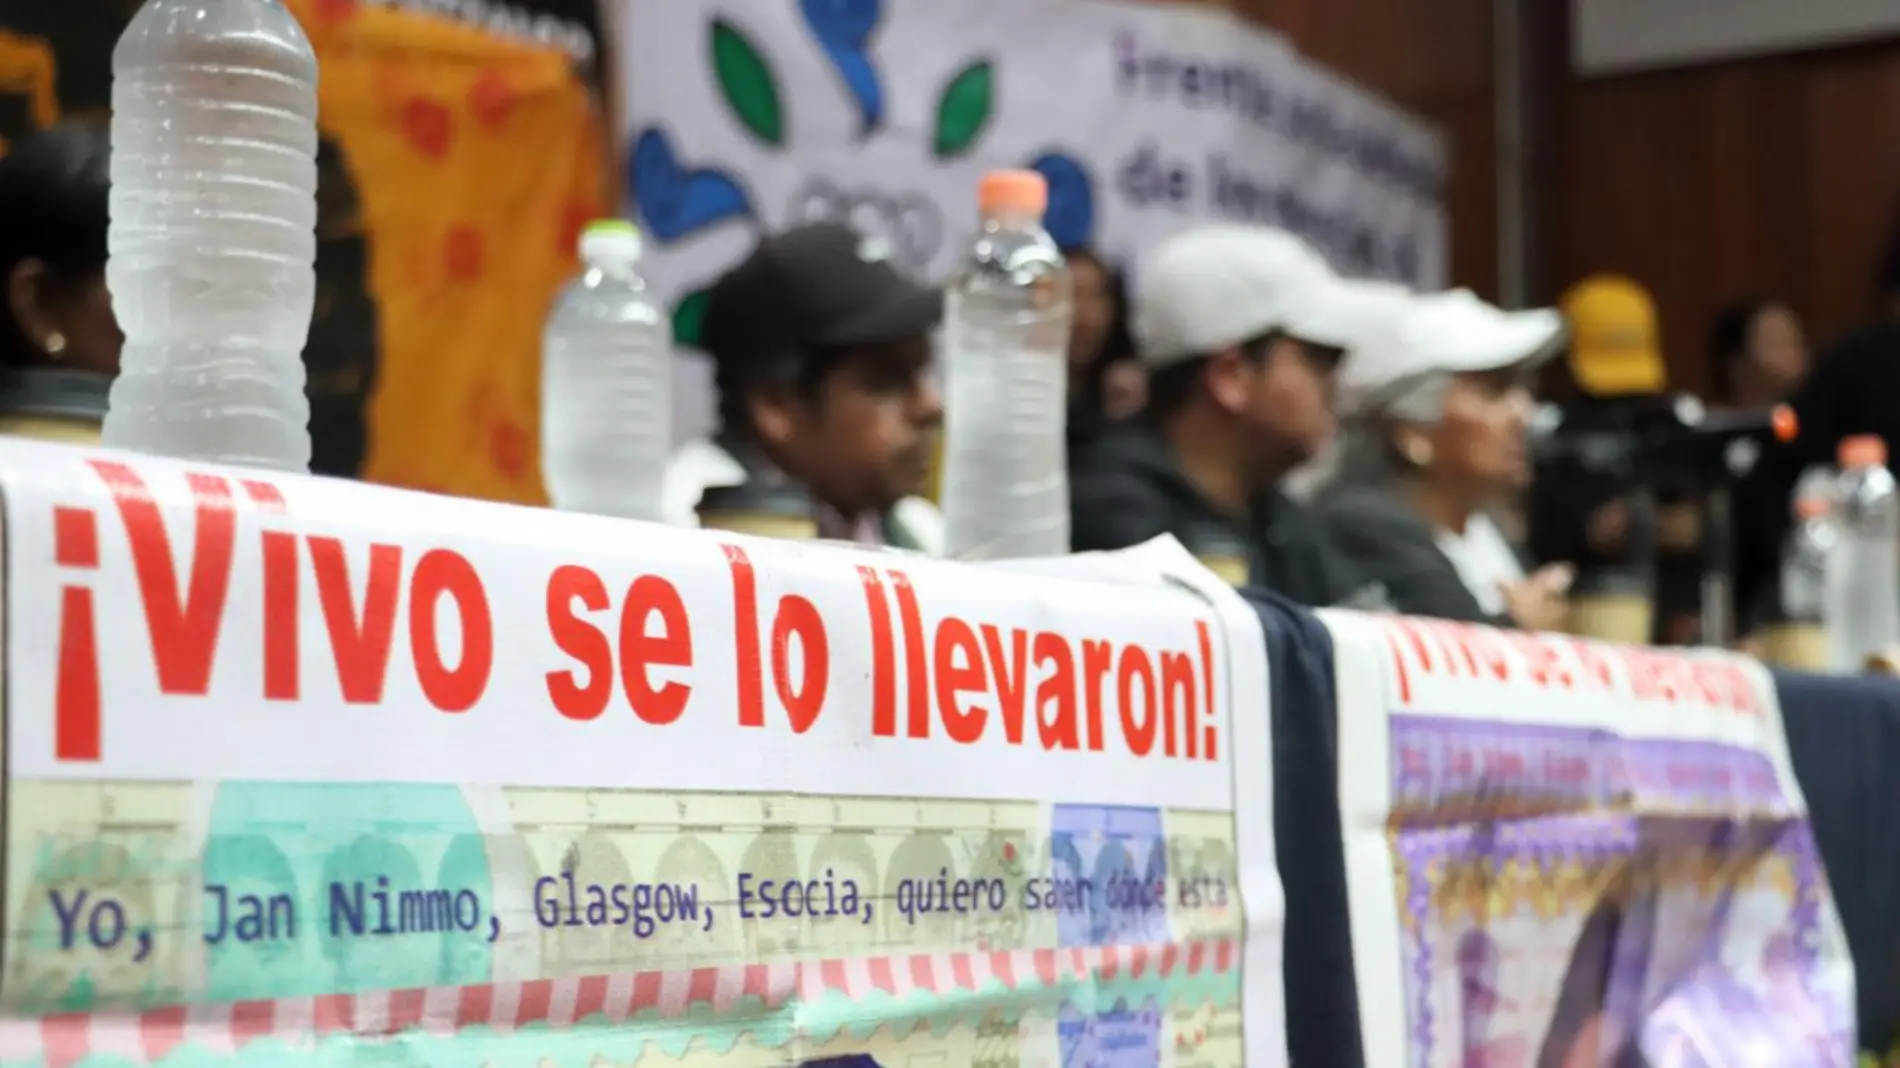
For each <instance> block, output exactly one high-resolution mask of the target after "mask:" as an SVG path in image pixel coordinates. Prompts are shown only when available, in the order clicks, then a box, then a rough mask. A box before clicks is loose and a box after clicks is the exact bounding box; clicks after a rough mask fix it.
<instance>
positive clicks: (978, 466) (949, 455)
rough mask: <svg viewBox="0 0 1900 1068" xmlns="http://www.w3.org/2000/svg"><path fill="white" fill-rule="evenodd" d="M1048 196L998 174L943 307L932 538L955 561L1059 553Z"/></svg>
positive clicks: (1055, 281)
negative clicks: (939, 464) (939, 513)
mask: <svg viewBox="0 0 1900 1068" xmlns="http://www.w3.org/2000/svg"><path fill="white" fill-rule="evenodd" d="M1048 196H1049V192H1048V187H1047V185H1046V184H1045V183H1044V181H1043V178H1042V176H1041V175H1039V174H1037V173H1035V172H1034V171H998V172H995V173H992V174H989V175H987V176H985V177H984V179H983V184H982V186H981V187H980V189H979V190H978V201H979V204H980V206H981V208H982V213H983V226H982V229H981V230H980V231H979V232H978V234H977V236H976V240H975V242H974V243H973V244H972V246H971V250H970V254H969V258H968V259H967V260H966V261H965V263H964V266H963V269H962V271H961V272H960V273H959V274H958V276H957V277H956V278H955V279H954V280H953V281H952V282H951V284H950V289H949V292H948V294H947V296H946V303H945V309H944V349H945V381H944V384H945V394H946V395H945V399H944V419H945V435H946V437H945V445H944V463H943V507H944V541H945V548H946V550H947V551H948V553H949V554H950V555H951V556H953V557H957V558H959V559H966V560H971V559H975V560H994V559H1004V558H1010V557H1022V556H1057V555H1061V554H1063V553H1066V552H1068V551H1069V477H1068V446H1067V441H1066V439H1065V436H1064V426H1065V424H1066V421H1067V417H1068V390H1069V377H1068V376H1069V371H1068V345H1069V324H1070V319H1071V317H1072V315H1073V308H1072V304H1071V295H1070V283H1069V270H1068V266H1067V265H1066V264H1065V263H1064V262H1063V260H1062V253H1061V252H1060V251H1058V250H1057V248H1056V244H1055V242H1054V241H1053V240H1052V239H1051V238H1050V237H1049V234H1048V233H1047V232H1046V231H1044V230H1043V228H1042V213H1043V209H1044V208H1045V207H1046V206H1047V203H1048Z"/></svg>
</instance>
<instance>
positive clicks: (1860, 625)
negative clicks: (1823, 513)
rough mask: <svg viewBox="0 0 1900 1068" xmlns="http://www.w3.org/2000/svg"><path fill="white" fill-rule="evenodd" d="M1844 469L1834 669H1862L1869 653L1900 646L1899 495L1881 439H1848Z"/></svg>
mask: <svg viewBox="0 0 1900 1068" xmlns="http://www.w3.org/2000/svg"><path fill="white" fill-rule="evenodd" d="M1840 466H1841V473H1840V475H1839V477H1838V478H1836V479H1835V482H1834V499H1833V509H1832V510H1833V514H1834V532H1835V538H1834V548H1833V550H1832V551H1831V552H1830V553H1829V554H1828V563H1827V611H1826V617H1827V637H1828V666H1829V667H1830V668H1831V669H1833V670H1835V671H1841V672H1859V671H1861V670H1863V669H1864V668H1865V666H1866V663H1867V658H1868V657H1869V656H1873V655H1876V654H1879V653H1882V652H1884V651H1886V650H1888V649H1890V648H1892V647H1893V646H1894V645H1895V644H1897V643H1900V499H1896V497H1895V495H1894V482H1893V476H1892V475H1891V474H1889V473H1888V472H1887V446H1886V443H1885V442H1883V441H1882V440H1881V439H1880V438H1877V437H1874V436H1872V435H1860V436H1857V437H1850V438H1847V439H1846V440H1844V441H1842V442H1841V445H1840Z"/></svg>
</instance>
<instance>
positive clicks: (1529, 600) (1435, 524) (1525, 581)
mask: <svg viewBox="0 0 1900 1068" xmlns="http://www.w3.org/2000/svg"><path fill="white" fill-rule="evenodd" d="M1563 337H1564V327H1563V320H1562V319H1561V318H1560V317H1559V316H1558V315H1557V313H1556V312H1554V311H1550V310H1538V311H1526V312H1514V313H1507V312H1504V311H1500V310H1499V309H1497V308H1494V307H1492V306H1491V305H1489V304H1486V303H1485V302H1483V301H1482V300H1479V299H1478V298H1477V297H1475V296H1473V295H1472V294H1471V293H1470V292H1469V291H1467V290H1457V291H1454V292H1450V293H1435V294H1432V295H1430V296H1420V297H1412V298H1410V299H1409V300H1408V301H1407V302H1406V303H1405V305H1404V306H1403V307H1401V308H1398V309H1395V310H1392V311H1391V312H1390V313H1389V314H1387V315H1385V316H1384V317H1383V318H1382V320H1381V321H1380V322H1378V323H1374V324H1371V325H1370V326H1369V327H1368V329H1367V331H1366V333H1365V334H1364V335H1362V337H1361V339H1360V342H1359V343H1358V344H1356V345H1355V346H1354V347H1353V351H1352V353H1351V354H1350V356H1348V358H1347V361H1346V366H1345V369H1344V370H1343V371H1342V373H1341V392H1342V394H1343V398H1344V400H1343V403H1344V406H1345V407H1346V408H1347V410H1348V411H1349V413H1350V416H1349V423H1348V427H1347V432H1346V435H1345V437H1344V440H1342V442H1341V447H1340V453H1341V455H1340V463H1339V474H1338V477H1337V481H1336V482H1335V483H1334V484H1333V485H1331V486H1329V487H1328V488H1327V489H1326V490H1325V491H1323V492H1322V493H1321V494H1320V497H1319V500H1318V509H1319V512H1320V515H1321V517H1322V519H1323V520H1324V522H1325V524H1326V532H1327V534H1328V535H1329V537H1331V539H1332V540H1333V542H1334V544H1335V545H1336V546H1337V547H1338V549H1339V550H1340V551H1341V552H1343V553H1345V554H1346V555H1347V556H1348V557H1350V558H1351V559H1352V561H1353V563H1354V564H1355V565H1357V566H1358V568H1359V570H1360V571H1362V572H1363V573H1364V574H1366V575H1367V576H1368V577H1369V578H1372V579H1374V580H1377V581H1378V582H1380V583H1381V584H1382V585H1383V586H1384V587H1385V590H1386V592H1387V595H1388V596H1389V597H1390V598H1391V601H1392V605H1393V607H1394V608H1396V609H1397V610H1398V611H1401V612H1406V613H1409V614H1412V615H1422V616H1436V617H1439V618H1443V619H1456V620H1463V621H1467V622H1491V623H1504V624H1515V625H1518V626H1523V627H1527V628H1533V629H1546V630H1547V629H1555V628H1556V627H1558V626H1560V625H1561V624H1562V623H1563V616H1564V607H1565V606H1564V600H1563V594H1564V590H1565V587H1566V586H1567V584H1568V581H1567V572H1566V571H1564V570H1562V569H1560V568H1552V569H1547V570H1545V571H1541V572H1539V573H1537V574H1535V575H1531V576H1528V577H1527V576H1526V575H1525V573H1524V569H1523V567H1522V565H1521V563H1520V562H1519V560H1518V557H1517V554H1516V550H1515V548H1514V547H1513V546H1512V545H1511V543H1510V542H1509V541H1508V540H1507V539H1506V538H1505V536H1504V534H1503V533H1502V532H1501V531H1500V530H1499V528H1498V526H1497V524H1496V523H1495V522H1493V521H1492V519H1491V518H1490V515H1489V511H1490V510H1491V509H1494V508H1497V507H1500V506H1504V505H1507V504H1509V503H1510V502H1511V501H1512V499H1513V498H1514V497H1515V496H1516V495H1517V493H1518V492H1520V491H1521V490H1522V489H1523V487H1524V485H1525V484H1526V482H1527V481H1528V479H1529V475H1530V467H1529V463H1528V460H1527V454H1526V449H1525V435H1526V431H1527V429H1528V426H1529V422H1530V416H1531V396H1530V391H1529V382H1530V378H1531V375H1532V374H1533V373H1534V372H1535V370H1536V368H1537V366H1538V365H1539V364H1540V363H1541V362H1542V361H1543V360H1545V359H1547V358H1549V357H1550V356H1551V355H1554V354H1555V353H1556V351H1557V348H1558V346H1559V345H1560V344H1561V342H1562V340H1563Z"/></svg>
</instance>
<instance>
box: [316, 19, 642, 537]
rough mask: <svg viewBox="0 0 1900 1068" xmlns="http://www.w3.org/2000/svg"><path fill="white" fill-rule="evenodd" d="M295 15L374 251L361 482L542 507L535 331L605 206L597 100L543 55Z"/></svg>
mask: <svg viewBox="0 0 1900 1068" xmlns="http://www.w3.org/2000/svg"><path fill="white" fill-rule="evenodd" d="M288 4H289V7H290V8H291V10H292V11H294V12H295V13H296V15H297V17H298V19H299V20H300V21H301V22H302V23H303V25H304V28H305V31H306V32H307V33H308V34H309V36H310V40H311V44H312V45H313V46H314V47H315V49H316V53H317V60H318V67H319V71H320V74H319V79H320V80H319V87H318V102H319V110H320V119H319V123H320V125H321V127H322V132H323V134H324V136H325V137H327V138H330V139H332V140H334V141H335V142H336V143H337V144H338V146H339V147H340V148H341V149H342V151H343V154H344V156H345V157H346V158H347V159H348V162H349V169H350V171H351V172H352V174H353V177H354V179H355V183H354V184H355V185H356V188H357V192H358V196H359V197H360V205H361V216H362V217H361V219H360V226H361V230H362V232H363V233H365V234H366V235H367V237H368V243H369V265H368V284H369V289H370V291H371V293H372V295H373V296H374V298H375V301H376V304H377V311H378V317H379V323H380V329H379V331H378V333H379V341H380V346H379V347H380V360H379V363H380V367H379V369H378V371H377V387H376V392H375V395H374V397H373V399H372V401H371V402H370V409H369V436H370V451H369V454H368V457H367V460H366V462H365V464H364V470H363V477H365V478H367V479H370V480H372V481H377V482H386V483H391V484H394V485H401V486H410V487H415V488H419V489H428V490H434V491H438V492H443V493H453V494H458V495H462V496H470V497H483V498H488V499H492V500H504V501H520V502H527V503H541V502H542V501H544V500H545V496H544V493H543V491H542V488H541V479H540V463H539V459H538V455H539V447H538V446H539V438H540V434H539V405H540V388H539V380H540V349H541V341H540V338H541V327H542V323H543V320H544V318H545V316H546V313H547V308H548V304H549V301H550V300H551V299H552V297H553V295H554V293H555V291H556V290H557V289H558V288H559V287H560V285H561V284H562V283H563V282H564V281H565V280H566V279H567V278H568V277H569V276H570V275H571V274H572V273H573V272H574V270H575V269H576V267H575V256H574V241H575V236H576V234H577V233H578V232H579V229H580V227H581V226H582V225H583V224H584V223H585V222H586V221H588V220H589V219H592V218H594V217H596V216H597V215H599V214H601V212H602V211H603V207H602V205H603V202H604V200H605V197H604V195H603V194H604V190H603V185H604V182H603V174H604V173H605V172H604V171H603V157H602V152H603V151H604V144H603V135H602V123H601V119H600V115H599V113H598V111H597V110H596V108H595V106H594V104H593V102H592V100H591V98H590V94H589V93H588V91H587V89H586V87H585V86H584V84H583V83H582V82H581V81H580V80H579V78H578V77H577V76H576V75H575V74H574V73H573V72H572V70H571V66H570V63H569V60H568V58H567V57H566V56H565V55H563V54H561V53H558V52H556V51H553V50H549V49H543V48H538V47H534V46H532V45H528V44H524V43H520V42H516V41H511V40H505V39H502V38H499V37H495V36H492V35H490V34H488V33H485V32H483V31H481V30H478V29H475V28H473V27H470V26H466V25H463V24H460V23H456V22H451V21H448V20H445V19H441V18H435V17H431V16H427V15H419V14H414V13H411V12H406V11H402V10H399V9H395V8H386V7H380V6H374V5H359V4H356V3H353V2H350V0H288Z"/></svg>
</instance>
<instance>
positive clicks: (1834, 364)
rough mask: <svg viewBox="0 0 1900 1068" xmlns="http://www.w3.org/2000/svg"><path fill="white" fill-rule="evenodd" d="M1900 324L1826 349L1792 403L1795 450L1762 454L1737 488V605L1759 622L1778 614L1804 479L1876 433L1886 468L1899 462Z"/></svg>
mask: <svg viewBox="0 0 1900 1068" xmlns="http://www.w3.org/2000/svg"><path fill="white" fill-rule="evenodd" d="M1895 398H1900V322H1882V323H1877V324H1876V325H1874V326H1870V327H1867V328H1865V329H1862V330H1859V331H1857V332H1855V333H1853V334H1850V335H1848V336H1847V337H1845V338H1843V339H1841V340H1840V341H1838V342H1836V343H1835V344H1834V345H1833V346H1832V347H1831V348H1827V349H1824V350H1822V352H1821V353H1820V355H1819V356H1818V357H1817V358H1816V359H1815V361H1814V365H1813V368H1812V369H1811V370H1810V372H1809V374H1808V377H1807V379H1806V381H1805V382H1803V383H1802V385H1801V387H1800V388H1799V389H1798V390H1796V391H1795V394H1794V397H1793V399H1792V400H1790V401H1789V405H1790V406H1791V407H1792V408H1793V409H1794V413H1795V418H1796V423H1797V425H1798V426H1799V427H1800V430H1799V432H1798V433H1797V436H1796V437H1795V439H1794V441H1793V442H1791V443H1790V444H1788V445H1786V446H1782V447H1777V448H1769V449H1767V450H1765V451H1764V452H1763V453H1762V457H1761V459H1760V460H1759V461H1758V462H1757V463H1756V464H1755V467H1754V470H1753V471H1752V472H1751V473H1750V475H1749V478H1748V479H1747V480H1746V481H1745V482H1744V483H1743V484H1742V486H1741V487H1740V489H1738V490H1737V492H1736V496H1735V516H1736V547H1735V548H1736V561H1735V562H1736V601H1737V603H1738V604H1741V605H1743V606H1745V608H1748V609H1749V610H1750V612H1751V614H1752V615H1754V616H1757V617H1763V616H1769V615H1772V614H1773V613H1774V608H1773V607H1772V605H1773V604H1774V602H1775V601H1776V600H1777V597H1776V592H1775V585H1776V576H1777V574H1778V573H1779V567H1778V561H1779V560H1780V558H1781V547H1782V542H1783V541H1784V540H1785V539H1786V537H1787V534H1788V528H1789V526H1790V523H1791V513H1790V511H1789V506H1790V504H1789V502H1790V498H1791V496H1792V494H1793V491H1794V486H1795V482H1796V480H1798V479H1799V478H1800V477H1801V473H1802V472H1803V471H1805V470H1807V469H1808V468H1809V467H1812V466H1815V465H1817V464H1831V463H1833V462H1834V460H1835V452H1836V450H1837V449H1838V448H1839V446H1840V443H1841V439H1843V438H1846V437H1850V436H1853V435H1856V434H1875V435H1878V436H1879V437H1880V438H1881V439H1882V440H1884V441H1886V442H1887V457H1888V460H1887V466H1888V467H1889V468H1893V467H1895V465H1896V463H1897V462H1900V404H1897V403H1895Z"/></svg>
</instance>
